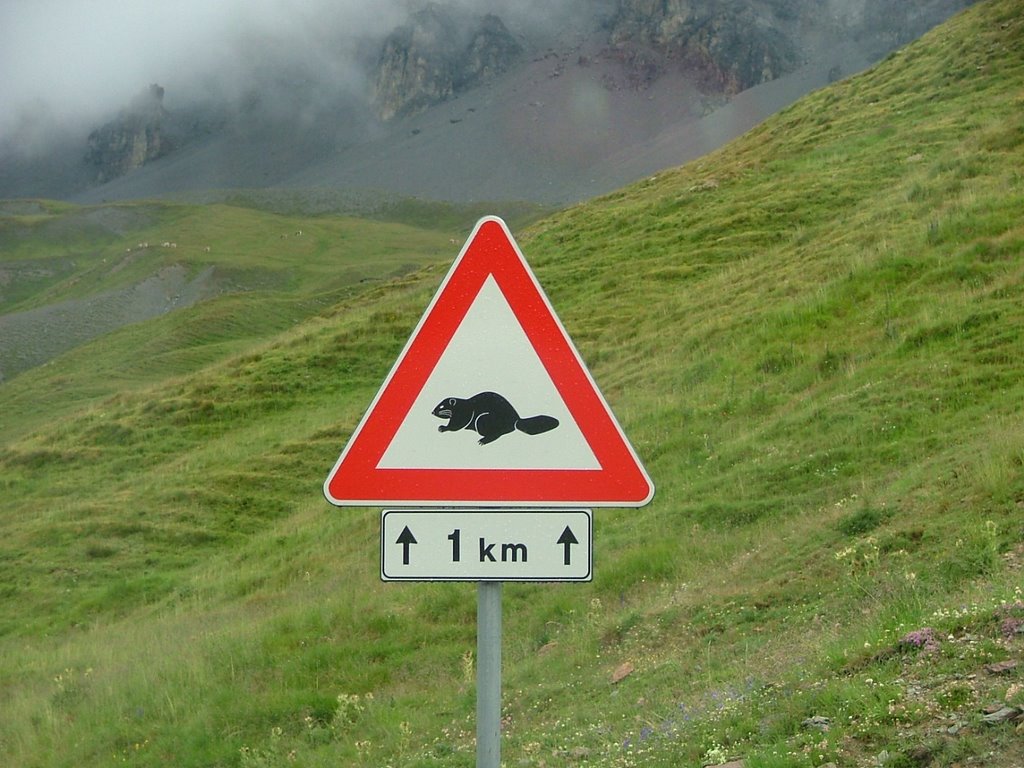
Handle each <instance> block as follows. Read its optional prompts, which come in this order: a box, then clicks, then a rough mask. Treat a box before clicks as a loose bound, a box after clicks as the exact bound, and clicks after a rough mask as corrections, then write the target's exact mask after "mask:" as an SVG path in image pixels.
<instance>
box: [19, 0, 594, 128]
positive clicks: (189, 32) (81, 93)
mask: <svg viewBox="0 0 1024 768" xmlns="http://www.w3.org/2000/svg"><path fill="white" fill-rule="evenodd" d="M423 1H424V0H0V139H2V138H3V137H4V136H5V135H7V136H10V135H12V132H13V131H14V130H15V126H16V125H18V123H19V116H20V115H22V114H24V112H25V107H26V106H31V107H33V111H34V112H36V114H37V115H38V114H39V112H40V110H41V109H42V110H43V111H44V112H45V114H48V115H49V116H50V117H52V118H53V119H55V120H57V121H60V122H65V123H66V122H74V123H77V124H79V125H86V126H88V125H95V124H96V121H98V120H100V119H103V118H105V117H108V116H110V115H111V114H113V113H114V112H116V110H118V109H119V108H121V107H123V106H125V105H126V104H127V103H128V102H129V101H130V100H131V99H132V97H133V96H135V95H136V94H138V93H140V92H141V91H142V90H143V89H144V88H146V86H148V85H149V84H150V83H159V84H160V85H162V86H164V88H165V89H166V97H165V105H167V106H168V107H169V108H173V106H174V105H175V104H176V103H180V102H181V100H183V99H185V98H190V97H192V96H193V95H195V94H196V93H197V92H201V91H203V90H206V91H214V92H218V91H220V92H223V91H227V92H228V93H231V92H234V93H235V95H237V92H238V90H239V89H240V87H242V86H244V85H245V84H247V83H250V82H251V80H248V78H251V77H252V69H253V66H254V64H255V65H257V66H260V67H262V68H263V69H264V72H266V71H282V70H287V69H288V68H289V67H297V68H300V69H305V70H307V71H314V72H317V73H318V75H319V76H320V77H322V78H323V80H324V82H329V83H332V84H333V85H335V86H336V87H339V88H342V87H346V86H350V87H355V86H354V84H353V83H352V82H351V81H353V80H354V79H355V78H357V77H358V74H359V73H358V72H357V71H355V70H354V68H353V66H352V65H353V62H354V53H353V51H352V46H353V44H354V41H355V40H356V39H358V38H360V37H362V38H366V37H376V38H379V37H381V36H383V35H384V34H386V33H387V32H388V31H390V30H392V29H393V28H394V27H395V26H397V25H398V24H400V23H402V22H403V21H404V20H405V19H406V18H407V8H408V6H410V5H422V3H423ZM608 2H609V0H446V4H449V5H460V6H468V7H470V8H471V9H472V10H473V11H475V12H488V11H493V12H496V13H499V14H500V15H502V17H503V18H504V19H505V20H506V22H510V21H511V22H513V23H515V20H514V19H510V18H509V17H510V16H516V17H518V20H519V21H520V22H521V21H522V20H523V19H532V20H533V21H534V22H536V21H537V19H538V18H539V17H540V16H542V15H543V16H548V15H550V14H551V13H553V12H554V11H555V10H556V9H558V10H561V11H562V12H567V9H569V8H575V9H576V11H577V12H578V11H579V10H580V9H581V8H583V7H586V8H587V9H588V10H589V9H591V8H596V7H598V6H607V5H608ZM346 41H347V43H346ZM346 45H347V46H348V49H347V50H346ZM21 125H22V126H24V122H22V123H21Z"/></svg>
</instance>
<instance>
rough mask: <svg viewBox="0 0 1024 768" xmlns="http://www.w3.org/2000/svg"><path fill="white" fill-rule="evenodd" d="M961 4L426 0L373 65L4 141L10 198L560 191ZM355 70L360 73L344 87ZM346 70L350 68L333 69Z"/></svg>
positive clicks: (602, 177) (691, 151)
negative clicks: (22, 152)
mask: <svg viewBox="0 0 1024 768" xmlns="http://www.w3.org/2000/svg"><path fill="white" fill-rule="evenodd" d="M967 4H969V2H968V0H912V1H906V2H905V1H903V0H900V1H899V2H897V0H871V2H865V1H864V0H861V1H860V2H855V3H850V2H839V1H838V0H829V2H819V1H818V0H737V2H733V3H729V4H725V5H723V4H721V3H716V2H707V0H689V1H688V2H676V3H649V2H633V1H632V0H618V1H617V2H608V1H607V0H602V2H597V3H595V2H562V3H554V4H549V5H547V6H545V7H544V8H540V7H535V8H534V7H526V6H521V5H520V4H515V3H512V4H510V5H508V6H507V7H506V9H505V12H504V16H505V20H506V21H507V23H508V28H507V29H506V27H505V23H504V22H503V21H502V20H499V19H498V18H497V17H495V16H485V17H477V16H475V15H474V13H473V11H472V8H471V7H469V6H464V5H460V4H459V5H452V6H445V4H439V3H427V4H426V6H425V7H424V8H423V9H422V10H421V11H419V12H418V13H414V14H413V15H412V18H411V19H410V25H408V26H401V27H399V28H398V29H397V30H396V31H395V33H394V34H392V35H390V36H389V37H388V38H387V39H386V40H384V41H382V42H380V43H379V45H380V52H379V56H378V57H377V58H376V59H374V61H373V63H365V64H364V63H359V64H358V65H356V64H355V63H354V62H351V61H342V60H339V61H335V60H334V59H333V58H332V56H341V57H344V51H345V50H347V48H349V47H350V45H345V44H343V42H342V40H341V39H339V41H338V44H337V45H336V46H334V47H333V48H332V50H333V53H331V52H330V51H324V52H323V55H324V58H325V61H324V64H325V65H326V66H322V67H313V68H312V69H307V70H304V69H303V66H305V67H307V68H308V67H309V66H310V65H309V61H308V60H306V59H305V57H302V56H300V60H301V61H303V62H305V64H296V63H295V62H293V67H292V68H290V67H289V66H288V65H287V56H286V55H285V54H284V52H281V51H278V54H279V55H281V56H282V57H283V59H282V60H276V59H274V58H273V57H272V56H271V54H270V53H269V51H268V57H269V58H267V60H263V59H259V60H257V61H253V62H251V64H252V67H253V68H254V69H255V71H256V72H255V73H253V74H252V76H253V77H254V78H255V80H254V82H253V84H252V85H251V90H244V91H243V92H242V93H239V92H238V88H239V86H238V84H237V83H234V84H232V86H231V87H229V88H226V92H227V93H229V94H231V95H230V96H224V97H223V103H218V104H214V105H211V104H209V103H205V102H204V103H202V104H201V105H196V104H192V103H190V102H189V101H188V97H187V93H182V92H175V90H174V89H169V90H168V91H167V96H166V102H167V107H166V110H165V108H164V107H163V106H162V105H163V103H164V97H163V90H162V89H161V88H160V87H159V86H156V85H151V86H150V88H149V89H148V90H147V91H146V92H144V93H143V94H142V96H141V97H140V98H141V101H139V100H136V105H135V107H134V108H128V109H126V110H124V111H123V112H122V114H121V116H120V117H118V118H116V119H114V120H113V121H112V122H110V123H108V124H106V125H104V126H102V127H100V128H98V129H97V130H95V131H93V132H92V133H91V134H90V139H89V147H87V146H86V144H85V143H84V140H83V142H82V143H81V146H77V145H75V144H74V143H73V142H70V140H69V142H66V143H64V144H63V145H59V146H57V147H56V148H55V149H53V150H52V151H50V152H47V153H44V154H43V155H42V156H39V155H38V154H37V156H36V157H35V158H34V159H31V160H26V159H25V158H23V157H19V154H18V152H17V151H14V152H5V151H4V149H3V148H2V147H0V155H2V157H0V195H2V196H7V197H26V196H32V197H39V196H47V197H60V198H66V199H73V200H75V201H77V202H82V203H100V202H103V201H111V200H132V199H143V198H145V199H149V198H154V197H168V196H179V195H182V194H186V193H189V192H195V191H198V190H218V189H221V190H222V189H237V188H268V187H272V188H309V187H316V188H327V189H342V190H348V191H358V192H367V191H373V190H378V191H379V190H383V191H386V192H389V193H391V194H397V195H405V196H409V195H412V196H417V197H423V198H427V199H431V200H449V201H458V202H466V201H480V200H529V201H532V202H539V203H546V204H565V203H567V202H574V201H578V200H581V199H586V198H589V197H593V196H595V195H598V194H603V193H606V192H609V191H611V190H613V189H616V188H618V187H619V186H621V185H623V184H626V183H630V182H632V181H635V180H636V179H638V178H641V177H643V176H644V175H648V174H650V173H653V172H655V171H658V170H660V169H662V168H665V167H669V166H674V165H678V164H680V163H682V162H686V161H688V160H691V159H693V158H695V157H699V156H700V155H702V154H704V153H706V152H709V151H711V150H713V149H715V148H716V147H719V146H721V145H722V144H723V143H725V142H726V141H729V140H731V139H733V138H735V137H736V136H738V135H740V134H741V133H742V132H743V131H745V130H747V129H748V128H750V127H751V126H753V125H754V124H756V123H757V122H759V121H760V120H763V119H764V118H765V117H767V116H768V115H770V114H772V113H774V112H775V111H777V110H778V109H780V108H781V107H783V106H785V105H786V104H789V103H791V102H792V101H793V100H794V99H796V98H798V97H799V96H801V95H803V94H805V93H807V92H808V91H810V90H813V89H815V88H818V87H822V86H824V85H826V84H828V83H829V82H830V81H832V80H835V79H836V78H838V77H841V76H846V75H848V74H850V73H853V72H858V71H860V70H862V69H863V68H864V67H866V66H867V65H868V64H870V63H872V62H874V61H877V60H878V58H879V57H880V56H882V55H884V53H885V52H887V51H889V50H891V49H892V48H893V47H895V46H896V45H898V44H901V43H904V42H906V41H908V40H910V39H912V38H913V37H915V36H917V35H919V34H920V33H921V32H922V31H924V30H926V29H928V28H930V27H931V26H932V25H934V24H936V23H939V22H940V21H941V20H943V19H946V18H948V16H949V15H950V14H952V13H954V12H955V11H957V10H959V9H960V8H962V7H964V6H965V5H967ZM411 7H414V6H411ZM552 14H554V16H552ZM467 25H468V26H467ZM463 27H465V28H464V29H463ZM474 30H475V31H474ZM317 33H318V34H316V35H313V37H314V38H315V37H318V36H319V34H326V35H328V36H330V35H341V36H342V37H344V35H345V34H346V30H345V29H344V27H341V28H339V29H335V30H332V29H330V28H326V29H322V30H317ZM335 49H336V50H335ZM332 63H333V68H332V66H330V65H331V64H332ZM364 66H365V67H367V71H366V72H363V73H362V75H361V76H363V77H366V78H367V84H366V85H365V87H362V88H360V87H357V86H356V85H354V84H352V83H349V87H348V88H346V87H345V86H344V83H346V82H348V81H349V80H350V79H352V78H353V77H355V75H353V74H352V73H351V70H352V69H353V67H355V68H358V69H360V71H362V68H363V67H364ZM294 67H298V68H297V69H293V68H294ZM336 70H341V71H346V72H349V75H348V77H347V78H346V77H342V78H340V80H341V82H340V83H339V82H336V78H331V77H330V76H329V74H328V73H330V72H332V71H336ZM258 73H262V74H261V75H259V74H258ZM211 75H212V76H213V77H214V79H216V73H211ZM371 83H373V84H374V85H370V84H371ZM339 88H340V89H341V92H339ZM353 90H354V91H355V92H351V91H353ZM179 91H186V92H187V89H183V88H179ZM363 91H366V92H367V93H364V92H363ZM154 92H155V93H156V94H158V95H159V99H156V100H155V103H153V102H154V98H153V95H152V94H153V93H154ZM368 94H372V95H368ZM368 99H369V101H370V102H372V103H368V101H367V100H368ZM140 104H141V105H142V107H143V108H140V106H139V105H140ZM155 116H156V117H155ZM379 116H385V117H391V119H384V120H382V119H379ZM157 117H158V118H159V119H157ZM40 133H41V131H39V130H30V129H26V131H25V134H26V136H25V137H23V140H22V143H24V144H26V145H31V144H34V143H37V142H39V141H40V138H39V135H40ZM14 143H15V144H16V143H17V142H14ZM86 156H88V158H89V162H86ZM118 174H123V175H118ZM99 178H102V179H109V181H108V183H104V184H97V180H98V179H99Z"/></svg>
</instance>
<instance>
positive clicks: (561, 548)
mask: <svg viewBox="0 0 1024 768" xmlns="http://www.w3.org/2000/svg"><path fill="white" fill-rule="evenodd" d="M592 529H593V518H592V514H591V511H590V510H588V509H557V510H521V509H519V510H496V509H459V510H398V509H390V510H387V509H386V510H384V512H383V513H382V514H381V543H380V546H381V579H382V580H384V581H590V580H591V578H593V568H592V566H593V562H592V560H593V534H592Z"/></svg>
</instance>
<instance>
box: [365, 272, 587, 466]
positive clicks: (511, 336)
mask: <svg viewBox="0 0 1024 768" xmlns="http://www.w3.org/2000/svg"><path fill="white" fill-rule="evenodd" d="M494 390H497V391H499V392H500V393H501V395H502V396H503V397H504V398H506V399H507V400H508V401H509V403H510V404H512V405H513V406H514V407H515V409H516V410H517V411H518V415H519V416H521V417H524V418H529V417H532V416H536V415H538V414H543V415H545V416H549V417H552V418H554V419H556V420H557V422H558V428H557V429H553V430H551V431H548V432H545V433H543V434H540V435H528V434H527V433H524V432H521V431H518V430H516V431H512V432H511V433H510V434H508V435H506V436H503V437H502V439H501V441H500V443H498V442H497V441H496V443H495V444H494V445H493V446H491V445H488V446H485V447H483V448H482V447H481V446H480V445H479V439H480V435H479V434H477V433H476V432H474V431H472V430H471V429H464V430H462V431H461V432H460V434H457V435H454V434H453V435H448V434H443V433H441V432H439V431H438V424H439V423H443V422H439V421H438V417H437V416H436V415H434V413H433V412H434V409H435V407H436V406H437V405H438V403H441V402H443V401H444V400H445V399H446V398H451V397H454V398H460V399H467V398H470V397H472V396H473V395H476V394H477V393H479V392H489V391H494ZM377 466H378V467H380V468H381V469H405V468H410V469H587V470H590V469H600V468H601V465H600V464H598V462H597V459H596V458H595V457H594V453H593V451H591V450H590V446H589V445H587V441H586V438H584V437H583V433H582V432H581V431H580V428H579V426H577V424H576V422H575V420H574V419H573V417H572V415H571V414H570V413H569V409H568V408H567V407H566V406H565V403H564V402H563V400H562V397H561V395H559V394H558V390H557V389H555V385H554V383H553V382H552V381H551V378H550V376H549V375H548V373H547V371H545V370H544V366H543V365H542V364H541V361H540V358H539V357H537V353H536V351H535V350H534V348H533V345H532V344H531V343H530V341H529V339H527V338H526V334H525V333H524V332H523V329H522V326H521V325H520V324H519V321H518V320H517V319H516V317H515V315H514V314H513V313H512V309H511V308H510V307H509V305H508V302H507V301H506V300H505V297H504V296H503V295H502V293H501V289H500V288H498V284H497V283H496V282H495V281H494V278H493V277H488V278H487V280H486V281H484V284H483V286H482V287H481V288H480V292H479V293H478V294H477V297H476V299H475V300H474V301H473V303H472V305H471V306H470V308H469V311H468V312H467V313H466V317H465V320H463V322H462V325H461V326H460V327H459V329H458V331H456V333H455V335H454V336H453V337H452V339H451V341H450V342H449V344H448V347H447V349H445V351H444V354H443V355H442V356H441V359H440V360H439V361H438V363H437V366H436V367H435V368H434V371H433V372H432V373H431V374H430V376H429V377H428V378H427V381H426V383H425V384H424V386H423V389H422V391H421V392H420V394H419V396H418V397H417V398H416V400H415V401H414V402H413V405H412V408H411V409H410V410H409V413H408V415H407V416H406V418H405V420H404V421H403V422H402V425H401V426H400V427H399V428H398V432H397V433H396V434H395V437H394V439H393V440H392V441H391V444H390V445H389V446H388V449H387V450H386V451H385V452H384V456H383V457H382V458H381V460H380V463H379V464H378V465H377Z"/></svg>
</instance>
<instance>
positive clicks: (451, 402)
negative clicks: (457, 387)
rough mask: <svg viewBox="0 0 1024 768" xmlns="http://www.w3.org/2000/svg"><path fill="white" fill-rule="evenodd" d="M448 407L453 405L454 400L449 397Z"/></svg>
mask: <svg viewBox="0 0 1024 768" xmlns="http://www.w3.org/2000/svg"><path fill="white" fill-rule="evenodd" d="M448 405H455V398H454V397H449V398H448Z"/></svg>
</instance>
